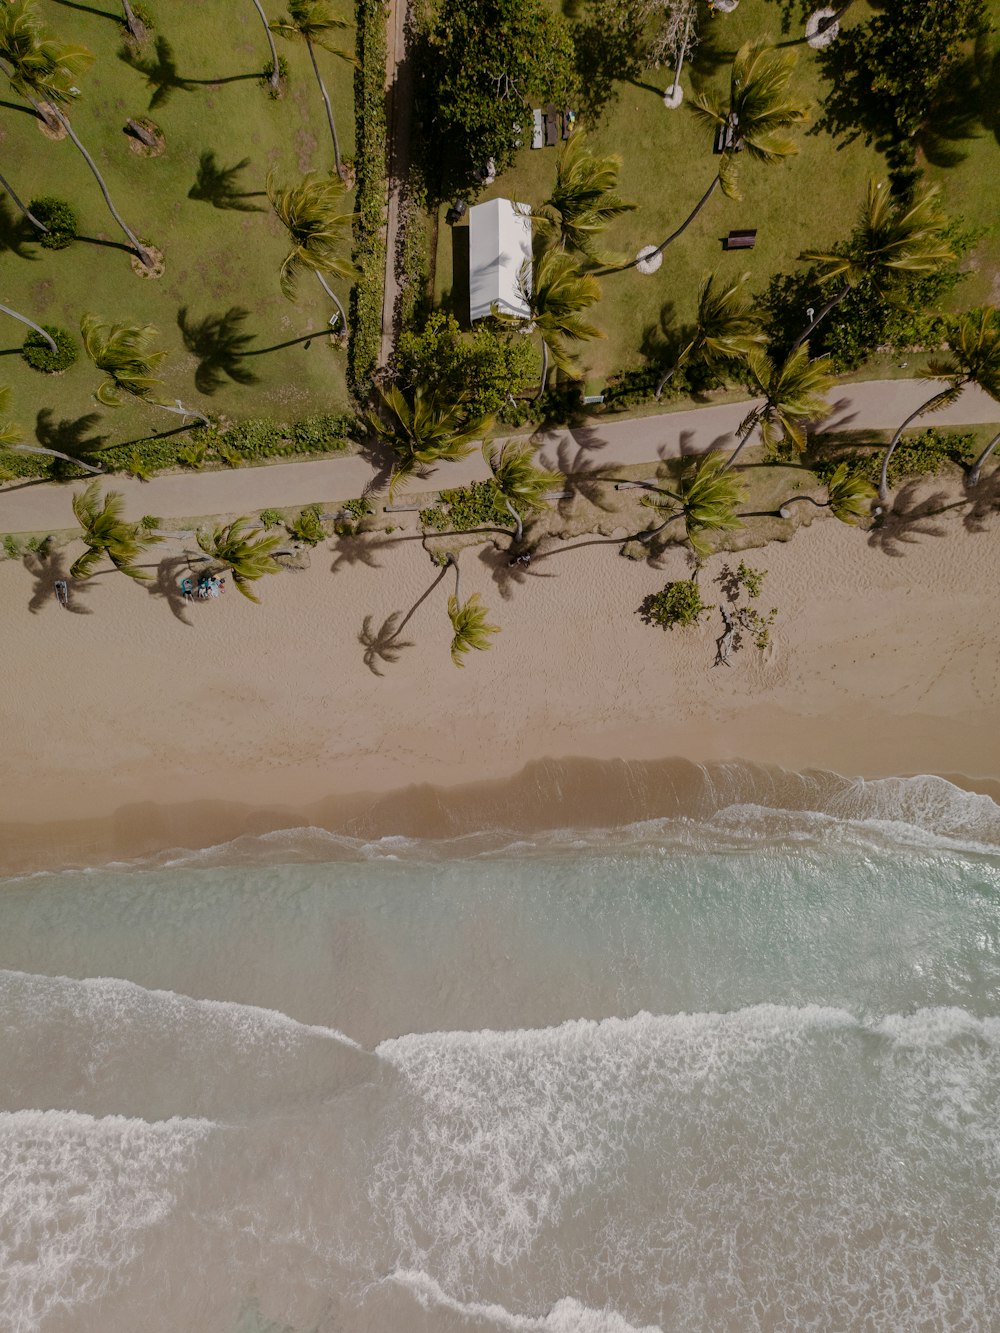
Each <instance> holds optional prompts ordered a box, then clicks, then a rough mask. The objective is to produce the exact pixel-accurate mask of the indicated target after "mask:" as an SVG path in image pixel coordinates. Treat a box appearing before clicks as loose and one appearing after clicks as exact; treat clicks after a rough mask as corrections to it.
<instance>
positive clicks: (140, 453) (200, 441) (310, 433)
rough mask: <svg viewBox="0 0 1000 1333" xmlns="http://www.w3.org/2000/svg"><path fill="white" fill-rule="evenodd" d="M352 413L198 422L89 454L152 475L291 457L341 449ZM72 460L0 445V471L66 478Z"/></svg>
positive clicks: (113, 468)
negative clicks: (221, 424) (222, 424)
mask: <svg viewBox="0 0 1000 1333" xmlns="http://www.w3.org/2000/svg"><path fill="white" fill-rule="evenodd" d="M354 429H355V418H354V417H353V416H350V415H349V414H344V413H333V414H326V415H322V416H314V417H306V418H305V419H304V420H303V421H297V422H295V423H294V424H291V425H283V424H280V423H276V422H273V421H267V420H251V421H241V422H238V423H237V424H236V425H235V426H230V427H229V429H228V430H220V429H219V428H218V427H217V426H199V427H197V428H196V429H195V430H191V431H183V432H180V433H178V434H176V435H168V436H163V437H161V438H159V439H152V440H135V441H132V442H131V443H130V444H117V445H112V446H111V447H110V448H108V449H101V450H100V451H99V452H97V453H94V454H92V455H88V456H87V459H88V461H90V462H95V463H100V465H101V466H102V467H104V468H106V469H107V471H109V472H131V473H134V474H136V475H139V474H140V472H141V473H148V474H152V473H154V472H160V471H162V470H163V469H165V468H173V467H179V466H180V467H191V468H196V469H199V468H202V467H204V466H205V465H206V464H208V465H212V464H215V465H217V464H218V463H220V462H222V463H225V464H226V465H227V466H229V467H241V466H243V465H244V464H247V463H253V462H258V461H262V460H264V459H267V458H292V457H295V456H296V455H301V454H331V453H340V452H342V451H343V450H345V449H346V448H347V447H348V445H349V443H350V436H351V433H352V431H353V430H354ZM76 470H77V469H75V468H74V467H73V465H72V464H71V463H64V462H62V460H60V459H58V458H47V457H45V455H43V454H19V453H13V452H12V451H10V450H4V449H0V476H3V475H4V474H8V475H10V476H14V477H66V476H72V475H73V473H74V472H75V471H76Z"/></svg>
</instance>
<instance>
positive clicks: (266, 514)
mask: <svg viewBox="0 0 1000 1333" xmlns="http://www.w3.org/2000/svg"><path fill="white" fill-rule="evenodd" d="M260 521H261V523H262V524H263V525H264V527H265V528H267V529H268V530H269V531H270V529H271V528H276V527H278V526H279V524H281V523H283V522H284V515H283V514H282V512H281V510H280V509H262V510H261V511H260Z"/></svg>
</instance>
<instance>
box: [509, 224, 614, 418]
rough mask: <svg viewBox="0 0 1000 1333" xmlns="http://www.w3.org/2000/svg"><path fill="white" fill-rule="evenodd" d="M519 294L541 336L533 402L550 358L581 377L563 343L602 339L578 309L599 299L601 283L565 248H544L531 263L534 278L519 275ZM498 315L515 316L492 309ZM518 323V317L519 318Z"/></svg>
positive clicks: (545, 377) (540, 390)
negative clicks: (539, 370) (539, 372)
mask: <svg viewBox="0 0 1000 1333" xmlns="http://www.w3.org/2000/svg"><path fill="white" fill-rule="evenodd" d="M518 285H519V287H520V290H521V295H522V297H523V298H524V301H525V304H526V305H527V306H528V309H529V310H530V311H531V317H532V320H533V323H534V327H535V328H536V329H537V330H538V332H539V333H540V334H541V336H542V378H541V384H540V385H539V388H538V393H537V394H536V395H535V399H536V401H537V400H538V399H539V398H541V396H542V394H543V393H544V392H545V385H546V383H547V381H548V377H549V357H550V356H551V358H552V360H553V361H554V362H555V364H556V366H558V368H559V369H560V370H561V371H563V372H564V373H565V374H567V375H569V376H571V377H572V378H573V379H581V378H582V376H583V371H582V370H581V369H580V367H579V365H578V364H577V361H576V359H575V357H573V356H572V354H571V353H570V351H569V349H568V348H567V347H566V345H565V344H566V342H567V341H569V342H586V341H588V339H590V338H603V337H605V335H604V334H603V333H602V332H601V331H600V329H596V328H594V326H593V325H592V324H588V323H587V322H586V320H585V319H583V318H582V314H581V312H582V311H584V310H586V309H588V307H590V306H592V305H593V304H594V302H595V301H597V300H599V299H600V296H601V286H600V283H599V282H598V281H597V279H596V278H595V277H594V276H593V274H591V273H581V272H580V270H579V269H578V268H577V265H576V261H575V260H574V259H573V258H572V256H571V255H568V254H566V252H565V251H564V250H546V251H545V252H544V253H543V254H542V255H541V256H540V258H539V259H537V260H536V262H535V266H534V275H533V281H532V282H531V284H530V288H531V290H530V291H529V290H528V288H529V283H528V281H527V274H526V273H525V274H522V276H521V280H520V282H519V284H518ZM493 313H494V314H495V315H496V316H497V317H498V318H500V319H502V320H505V321H507V322H511V323H512V322H514V319H515V318H516V317H514V316H510V315H504V314H503V313H502V312H501V311H499V310H494V312H493ZM517 323H518V324H520V323H521V320H520V319H518V320H517Z"/></svg>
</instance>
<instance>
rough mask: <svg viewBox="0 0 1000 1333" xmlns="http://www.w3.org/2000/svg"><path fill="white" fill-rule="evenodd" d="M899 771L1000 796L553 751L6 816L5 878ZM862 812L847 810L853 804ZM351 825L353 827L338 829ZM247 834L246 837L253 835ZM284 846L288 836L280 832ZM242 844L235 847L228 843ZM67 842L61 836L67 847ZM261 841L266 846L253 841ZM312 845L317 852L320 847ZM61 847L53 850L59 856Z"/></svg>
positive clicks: (584, 828)
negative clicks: (95, 814) (319, 793)
mask: <svg viewBox="0 0 1000 1333" xmlns="http://www.w3.org/2000/svg"><path fill="white" fill-rule="evenodd" d="M887 783H888V784H895V785H896V787H897V789H898V790H897V793H896V797H897V799H898V800H899V803H900V812H901V813H902V812H903V811H904V810H905V805H906V797H907V795H909V794H910V793H911V792H912V793H913V794H914V795H916V793H917V792H918V791H920V790H921V788H926V787H927V785H928V784H931V786H932V787H933V788H934V790H935V794H936V796H937V797H938V798H939V801H940V803H941V804H942V805H945V806H946V805H947V801H948V798H949V797H951V796H952V793H949V792H947V791H944V790H942V784H944V785H946V786H947V787H950V788H952V789H953V790H954V799H955V803H956V804H961V797H962V796H963V795H964V796H983V797H986V798H988V799H989V800H990V801H992V802H993V804H994V805H995V806H996V807H997V816H996V819H997V832H998V834H1000V779H996V778H985V779H983V778H979V779H977V778H969V777H966V776H965V775H963V774H956V773H940V774H926V773H913V774H890V773H884V774H867V775H857V776H853V777H848V776H846V775H843V774H839V773H834V772H831V771H829V770H821V769H813V770H803V771H801V772H796V771H792V770H788V769H783V768H780V767H777V766H775V765H768V764H760V763H753V762H748V761H742V760H730V761H724V762H716V763H714V764H699V763H696V762H694V761H692V760H689V759H680V758H674V759H662V760H629V759H590V758H583V757H575V758H567V759H544V760H538V761H534V762H532V763H530V764H527V765H525V767H524V768H522V769H521V770H520V771H519V772H517V773H515V774H512V775H510V776H508V777H503V778H491V779H482V780H479V781H476V782H470V783H464V784H461V785H457V786H435V785H432V784H430V783H424V784H411V785H409V786H406V787H401V788H397V789H393V790H388V791H383V792H359V793H353V794H341V795H339V796H336V795H335V796H328V797H326V798H324V799H321V800H317V801H314V802H312V803H310V804H307V805H306V806H304V807H302V808H301V809H299V810H296V809H295V808H292V807H287V806H280V805H270V806H253V805H249V804H241V803H238V802H231V801H230V802H226V801H213V802H207V803H205V802H200V803H181V804H175V805H155V804H151V803H142V804H136V805H132V806H123V807H122V808H120V809H119V810H116V811H115V812H114V813H113V814H111V815H108V816H104V817H102V818H96V819H88V820H55V821H51V822H49V823H26V824H11V823H0V849H2V851H0V883H2V881H3V880H4V879H6V878H18V877H21V876H26V875H28V876H30V875H36V874H48V873H52V874H56V873H59V872H61V871H74V870H75V871H83V870H100V869H107V868H112V867H116V866H120V867H121V868H123V869H124V868H133V867H135V868H144V865H145V866H148V867H149V868H155V867H157V866H163V865H168V864H171V863H172V862H173V861H174V860H184V859H186V858H189V857H190V858H193V859H197V854H198V853H210V852H213V851H214V852H218V853H220V855H219V856H218V857H217V858H216V859H214V860H213V864H232V863H240V864H242V863H244V862H246V861H250V862H253V861H256V860H261V859H263V853H264V851H265V850H268V849H269V847H268V844H267V842H266V840H267V838H268V835H273V834H286V835H288V840H289V841H291V842H293V843H294V841H295V835H302V837H301V839H300V842H301V843H303V844H305V843H308V842H309V838H308V837H307V836H306V835H323V834H328V835H330V838H329V841H328V842H326V843H324V841H323V839H322V836H318V837H316V838H315V839H314V842H315V846H314V847H312V846H310V847H308V848H304V847H302V846H300V847H297V848H295V849H294V850H293V854H291V859H292V860H301V859H307V860H316V861H336V860H340V859H350V858H351V857H352V854H354V855H357V848H356V847H352V846H351V844H357V845H358V846H369V845H371V844H373V843H377V842H380V841H391V840H393V839H400V840H403V841H407V842H409V841H413V842H418V843H421V844H427V845H429V844H431V843H447V842H450V841H461V840H465V839H470V838H474V837H477V836H478V837H480V838H481V839H482V840H485V841H486V842H489V841H490V839H497V841H498V842H499V843H505V844H509V843H510V842H511V841H512V840H513V841H516V840H517V839H519V838H524V839H530V838H534V837H538V836H540V835H546V834H553V833H559V832H573V833H581V834H586V833H596V832H605V831H615V830H623V829H628V828H629V827H633V826H636V825H641V824H643V823H646V822H655V821H659V820H691V821H699V820H706V819H709V818H711V816H712V815H714V814H716V813H718V811H719V810H721V809H724V808H726V807H727V806H728V805H736V804H742V805H747V804H750V805H760V806H761V807H762V808H764V809H767V810H776V811H782V812H789V813H796V812H803V813H816V814H829V813H831V812H832V811H834V810H835V811H837V812H838V813H839V814H841V816H842V817H845V818H851V817H856V818H864V817H865V814H864V812H865V808H866V806H868V805H869V804H871V805H872V809H874V805H875V801H874V793H875V792H877V791H878V789H879V786H880V785H885V784H887ZM848 805H850V806H856V812H855V814H853V815H851V814H844V813H843V812H844V810H845V808H846V806H848ZM338 839H339V840H340V841H339V843H338ZM241 844H242V845H241ZM274 846H275V849H276V851H277V852H278V853H279V855H278V856H277V857H276V858H274V859H276V860H279V861H280V860H282V859H284V858H283V857H282V856H281V855H280V852H281V849H282V847H283V846H284V843H283V842H281V841H277V842H275V843H274ZM227 848H231V849H232V850H231V851H230V853H229V855H226V849H227ZM56 849H59V851H58V853H57V852H56ZM254 852H256V855H252V854H251V853H254ZM306 852H308V854H306ZM54 855H58V856H59V857H60V858H61V859H60V860H59V861H58V862H56V863H53V856H54Z"/></svg>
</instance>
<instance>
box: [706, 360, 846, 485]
mask: <svg viewBox="0 0 1000 1333" xmlns="http://www.w3.org/2000/svg"><path fill="white" fill-rule="evenodd" d="M746 363H747V366H748V368H749V370H750V378H751V381H752V382H753V384H754V385H755V386H756V387H757V388H758V389H759V391H760V394H761V396H762V397H763V399H764V401H763V402H762V403H760V404H758V406H757V407H755V408H753V409H752V410H751V411H750V412H749V413H748V414H747V415H746V416H745V417H744V418H743V421H742V422H741V423H740V425H739V427H738V429H737V434H738V435H739V437H740V440H739V444H737V446H736V448H735V449H734V450H733V452H732V453H731V454H730V455H729V461H728V462H727V463H726V467H727V469H728V468H731V467H732V466H733V464H734V463H735V462H736V459H737V458H738V456H739V453H740V450H741V449H742V448H743V446H744V445H745V444H746V442H747V440H749V438H750V436H751V434H752V433H753V432H754V430H756V429H757V428H758V427H759V428H760V433H761V437H762V439H763V441H764V443H765V444H766V445H776V444H778V443H779V442H780V441H781V440H782V439H788V440H791V442H792V444H794V445H795V447H796V449H798V450H799V451H800V452H801V451H802V450H803V449H804V448H805V446H806V427H807V426H808V425H809V423H810V422H811V421H815V420H817V419H818V418H819V417H822V416H824V415H825V414H826V413H827V412H828V410H829V405H828V403H827V401H826V395H827V394H828V393H829V392H830V390H831V389H832V388H833V386H834V385H835V384H836V382H837V377H836V375H835V374H834V373H833V362H832V361H831V360H830V358H829V357H828V356H818V357H816V359H815V360H814V361H810V360H809V349H808V347H798V348H796V350H795V351H794V352H789V354H788V356H787V357H786V358H785V360H784V362H783V363H782V364H781V365H775V363H774V362H773V361H772V360H771V358H770V357H769V356H768V355H767V353H766V352H763V351H761V350H760V348H757V347H755V348H754V349H753V350H752V351H751V352H750V354H749V355H748V356H747V358H746Z"/></svg>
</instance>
